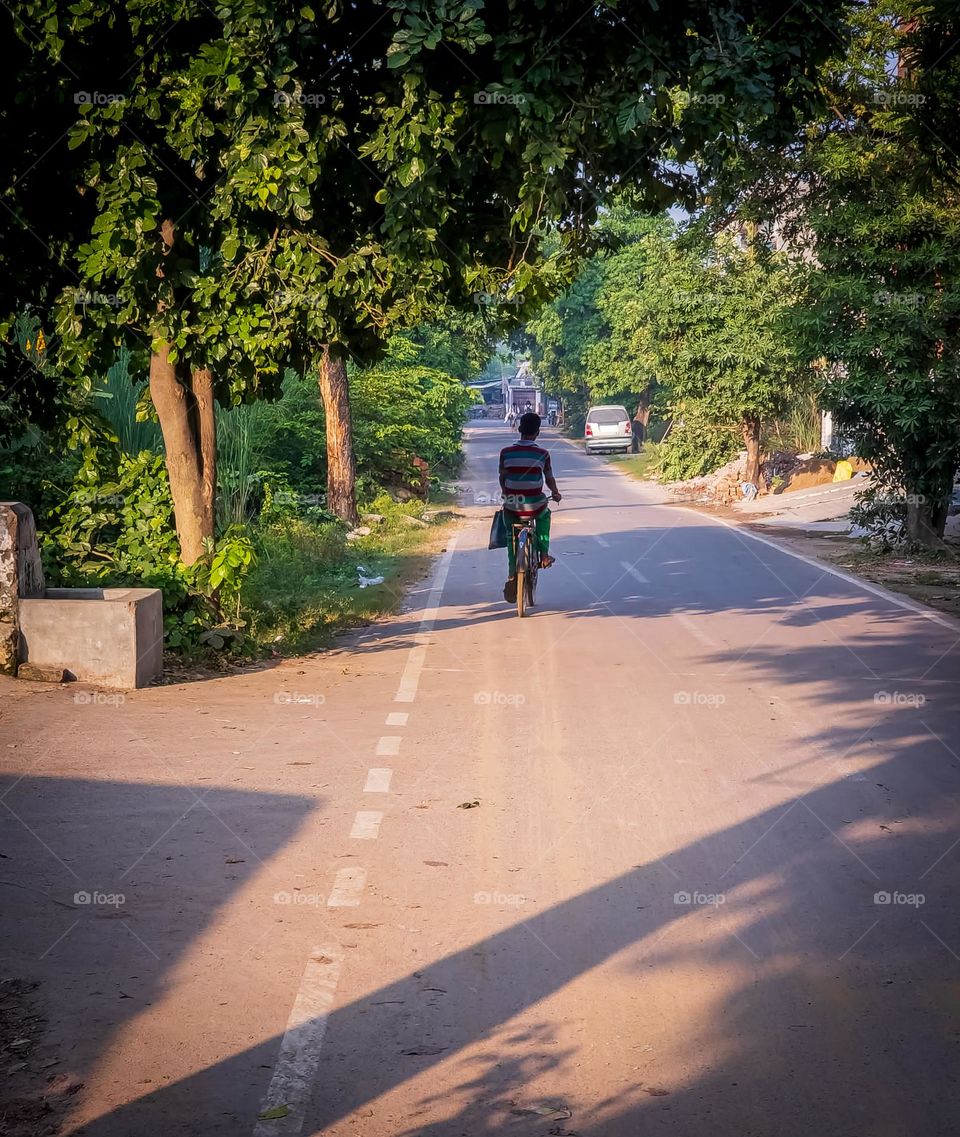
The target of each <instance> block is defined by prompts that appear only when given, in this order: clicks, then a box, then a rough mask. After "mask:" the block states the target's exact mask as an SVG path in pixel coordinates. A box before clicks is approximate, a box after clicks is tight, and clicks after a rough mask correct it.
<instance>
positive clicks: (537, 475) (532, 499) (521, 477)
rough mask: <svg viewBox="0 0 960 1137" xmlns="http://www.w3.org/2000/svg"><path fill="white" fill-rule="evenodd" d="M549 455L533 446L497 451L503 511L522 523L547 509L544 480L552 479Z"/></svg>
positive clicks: (523, 444)
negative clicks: (506, 510)
mask: <svg viewBox="0 0 960 1137" xmlns="http://www.w3.org/2000/svg"><path fill="white" fill-rule="evenodd" d="M552 477H553V471H552V469H551V467H550V452H549V451H548V450H544V448H543V447H542V446H538V445H537V444H536V443H535V442H529V441H526V442H525V441H523V440H522V439H521V440H520V441H519V442H515V443H514V444H513V445H512V446H505V447H504V448H503V449H502V450H501V451H500V484H501V486H502V487H503V507H504V509H508V510H509V511H510V512H511V513H515V514H517V516H518V517H522V518H524V519H525V520H526V519H528V518H531V517H538V516H539V515H540V514H541V513H543V511H544V510H545V509H546V508H547V495H546V494H545V493H544V492H543V483H544V479H545V478H552Z"/></svg>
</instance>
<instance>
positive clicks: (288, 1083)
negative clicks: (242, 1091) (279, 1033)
mask: <svg viewBox="0 0 960 1137" xmlns="http://www.w3.org/2000/svg"><path fill="white" fill-rule="evenodd" d="M342 961H343V954H342V952H341V951H340V948H339V947H337V946H335V945H332V944H324V945H323V946H321V947H317V948H314V950H313V951H312V952H311V953H310V958H309V959H308V960H307V966H306V968H305V969H304V972H303V978H302V979H301V980H300V990H299V991H298V992H297V998H296V1001H295V1002H294V1004H293V1010H292V1011H291V1012H290V1018H289V1019H288V1020H287V1029H286V1030H285V1031H284V1034H283V1041H282V1042H281V1044H280V1053H279V1054H278V1055H277V1061H276V1065H275V1066H274V1068H273V1077H272V1078H271V1079H270V1085H269V1087H268V1089H267V1093H266V1096H265V1097H264V1099H263V1102H262V1105H261V1110H260V1112H261V1113H268V1112H269V1111H271V1110H278V1109H280V1108H281V1107H283V1108H285V1109H286V1114H285V1115H284V1116H283V1117H278V1118H276V1119H275V1120H267V1121H258V1122H257V1125H256V1127H255V1129H254V1130H253V1137H294V1135H295V1134H297V1133H299V1132H300V1131H301V1129H302V1128H303V1119H304V1113H305V1112H306V1103H307V1101H308V1100H309V1097H310V1091H311V1089H312V1088H313V1082H314V1079H315V1078H316V1073H317V1066H318V1065H319V1062H320V1047H321V1044H322V1043H323V1036H324V1034H325V1033H326V1030H327V1021H328V1019H329V1018H330V1009H331V1007H332V1006H333V997H334V995H335V994H336V990H337V981H338V980H339V978H340V965H341V963H342Z"/></svg>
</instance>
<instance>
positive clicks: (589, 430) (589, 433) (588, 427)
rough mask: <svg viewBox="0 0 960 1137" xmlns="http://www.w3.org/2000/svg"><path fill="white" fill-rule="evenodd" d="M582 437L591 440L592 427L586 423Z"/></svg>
mask: <svg viewBox="0 0 960 1137" xmlns="http://www.w3.org/2000/svg"><path fill="white" fill-rule="evenodd" d="M584 435H585V437H587V438H593V427H592V426H591V425H590V423H587V425H586V429H585V431H584Z"/></svg>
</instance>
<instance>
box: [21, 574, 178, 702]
mask: <svg viewBox="0 0 960 1137" xmlns="http://www.w3.org/2000/svg"><path fill="white" fill-rule="evenodd" d="M20 659H21V660H22V661H23V663H29V664H33V665H35V666H37V667H42V668H48V667H52V668H57V667H60V668H63V669H64V670H65V671H66V672H67V675H68V678H71V679H79V680H82V681H83V682H88V683H97V684H99V685H100V686H101V687H118V688H132V687H145V686H146V685H147V684H148V683H149V682H150V681H151V680H152V679H154V678H155V677H156V676H157V675H159V674H160V673H161V672H162V670H163V601H162V594H161V592H160V590H159V589H158V588H49V589H47V591H46V593H45V594H44V595H43V597H42V598H36V599H27V600H21V601H20Z"/></svg>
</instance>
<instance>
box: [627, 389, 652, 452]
mask: <svg viewBox="0 0 960 1137" xmlns="http://www.w3.org/2000/svg"><path fill="white" fill-rule="evenodd" d="M652 409H653V384H652V383H648V384H647V385H646V387H644V389H643V390H642V391H641V392H640V395H639V397H638V398H637V410H636V413H635V414H634V416H633V421H634V423H635V424H636V425H635V426H634V428H633V445H632V446H631V449H632V450H633V453H634V454H636V453H638V452H639V450H640V446H641V444H642V443H644V442H646V440H647V427H648V426H649V425H650V412H651V410H652Z"/></svg>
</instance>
